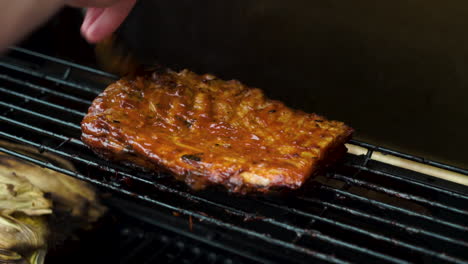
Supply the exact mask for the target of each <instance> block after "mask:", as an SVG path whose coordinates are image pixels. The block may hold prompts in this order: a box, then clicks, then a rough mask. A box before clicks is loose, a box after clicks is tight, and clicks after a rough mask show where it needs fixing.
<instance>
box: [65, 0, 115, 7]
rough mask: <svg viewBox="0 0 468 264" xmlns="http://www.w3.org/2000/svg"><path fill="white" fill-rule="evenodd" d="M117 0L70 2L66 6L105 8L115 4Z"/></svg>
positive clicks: (77, 0) (78, 0)
mask: <svg viewBox="0 0 468 264" xmlns="http://www.w3.org/2000/svg"><path fill="white" fill-rule="evenodd" d="M117 2H119V0H72V1H69V2H68V5H70V6H74V7H91V6H92V7H107V6H111V5H114V4H116V3H117Z"/></svg>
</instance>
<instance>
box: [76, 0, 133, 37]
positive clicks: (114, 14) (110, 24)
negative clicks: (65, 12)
mask: <svg viewBox="0 0 468 264" xmlns="http://www.w3.org/2000/svg"><path fill="white" fill-rule="evenodd" d="M135 3H136V0H122V1H119V2H118V3H116V4H115V5H112V6H110V7H105V8H98V7H91V8H88V9H87V11H86V16H85V19H84V21H83V24H82V26H81V34H82V35H83V36H84V38H85V39H86V40H88V42H90V43H96V42H99V41H101V40H102V39H104V38H106V37H108V36H110V35H111V34H112V33H113V32H114V31H115V30H117V28H118V27H119V26H120V25H121V24H122V22H123V21H124V20H125V18H126V17H127V16H128V14H129V13H130V11H131V10H132V8H133V6H134V5H135Z"/></svg>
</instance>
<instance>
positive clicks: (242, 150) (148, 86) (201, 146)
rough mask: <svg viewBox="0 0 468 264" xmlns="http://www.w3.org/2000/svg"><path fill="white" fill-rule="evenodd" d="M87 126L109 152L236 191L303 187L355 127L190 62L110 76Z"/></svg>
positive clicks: (87, 137) (101, 150) (91, 140)
mask: <svg viewBox="0 0 468 264" xmlns="http://www.w3.org/2000/svg"><path fill="white" fill-rule="evenodd" d="M82 130H83V136H82V139H83V141H84V142H85V143H86V144H88V145H89V146H90V147H91V148H92V149H93V150H95V151H96V152H97V153H98V154H100V155H101V156H104V157H106V158H108V159H111V160H117V161H120V162H125V163H131V164H135V165H137V166H139V167H144V168H148V169H152V170H160V169H163V170H166V171H169V172H171V173H172V174H173V175H175V176H176V178H177V179H180V180H185V182H187V183H188V184H189V185H190V186H192V187H193V188H195V189H200V188H203V187H205V186H206V185H212V184H216V185H224V186H226V187H227V188H228V189H229V190H231V191H234V192H248V191H268V190H269V189H271V188H274V187H288V188H293V189H295V188H298V187H300V186H301V185H302V184H303V183H304V181H305V180H306V179H307V178H308V177H309V176H310V175H312V174H313V173H314V172H315V171H316V170H317V169H318V168H319V167H320V166H322V165H324V164H325V163H326V162H327V157H328V156H329V154H330V153H335V152H337V151H336V150H338V149H342V148H343V146H344V143H345V141H346V140H348V139H349V138H350V136H351V134H352V132H353V130H352V129H351V128H350V127H348V126H346V125H345V124H343V123H342V122H337V121H328V120H326V119H325V118H323V117H321V116H318V115H315V114H307V113H304V112H302V111H296V110H293V109H290V108H288V107H286V106H285V105H284V104H283V103H281V102H279V101H274V100H269V99H267V98H265V96H264V94H263V93H262V91H261V90H259V89H253V88H249V87H246V86H244V85H242V84H241V83H240V82H238V81H234V80H233V81H223V80H219V79H216V78H215V77H214V76H212V75H208V74H206V75H197V74H195V73H192V72H189V71H187V70H185V71H182V72H179V73H177V72H172V71H167V72H163V73H153V74H152V75H150V76H141V77H136V78H133V79H122V80H120V81H118V82H116V83H113V84H111V85H110V86H109V87H108V88H107V89H106V90H105V91H104V93H103V94H101V95H100V96H99V97H98V98H96V99H95V101H94V102H93V105H92V106H91V107H90V109H89V113H88V115H87V116H86V117H85V118H84V120H83V122H82Z"/></svg>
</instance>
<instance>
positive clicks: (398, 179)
mask: <svg viewBox="0 0 468 264" xmlns="http://www.w3.org/2000/svg"><path fill="white" fill-rule="evenodd" d="M346 165H347V166H349V167H352V168H356V169H359V170H361V171H366V172H371V173H373V174H377V175H379V176H384V177H387V178H391V179H393V180H397V181H400V182H402V183H405V184H410V185H415V186H417V187H423V188H426V189H430V190H432V191H436V192H440V193H443V194H446V195H449V196H453V197H456V198H460V199H465V200H468V196H466V195H463V194H459V193H456V192H453V191H448V190H445V189H442V188H438V187H435V186H432V185H430V184H426V183H421V182H418V181H412V180H410V179H408V178H405V177H401V176H398V175H394V174H391V173H388V172H385V171H379V170H376V169H371V168H369V167H365V166H362V165H357V164H351V163H347V164H346Z"/></svg>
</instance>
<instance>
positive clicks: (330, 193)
mask: <svg viewBox="0 0 468 264" xmlns="http://www.w3.org/2000/svg"><path fill="white" fill-rule="evenodd" d="M0 68H1V72H0V114H1V115H0V128H1V129H0V138H2V139H6V140H9V141H13V142H18V143H22V144H26V145H30V146H34V147H36V148H37V149H38V151H39V152H44V151H46V152H49V153H53V154H57V155H59V156H62V157H65V158H67V159H68V160H70V161H72V162H73V163H74V164H75V165H76V167H77V172H75V171H70V170H67V169H63V168H60V167H58V166H57V165H55V164H52V163H47V162H43V161H41V160H38V159H36V158H34V157H30V156H26V155H24V154H21V153H18V152H14V151H12V150H9V149H7V148H5V147H0V151H2V152H5V153H8V154H11V155H13V156H16V157H19V158H22V159H25V160H28V161H30V162H32V163H35V164H38V165H41V166H43V167H47V168H50V169H53V170H57V171H60V172H62V173H65V174H67V175H70V176H73V177H76V178H79V179H82V180H85V181H88V182H91V183H93V184H95V185H97V186H101V187H102V188H105V189H108V190H109V189H110V190H113V191H115V192H116V193H122V194H126V195H129V196H130V197H131V199H136V200H137V201H138V203H141V204H145V205H146V206H149V207H151V208H153V211H159V212H164V213H165V214H166V215H178V216H176V217H173V218H174V219H172V218H171V219H170V220H168V223H171V224H166V225H165V228H168V229H173V231H175V232H178V233H179V234H182V235H184V236H189V237H192V238H195V239H197V240H199V241H201V242H203V243H206V244H209V245H211V246H213V247H216V248H220V249H223V250H226V251H229V252H231V253H234V254H237V255H242V256H244V257H245V258H246V259H250V260H252V261H256V262H261V263H275V262H280V263H286V262H293V263H304V262H310V261H311V260H319V261H322V262H331V263H350V262H362V261H366V262H384V263H409V262H437V263H466V262H468V239H467V238H468V223H467V221H466V219H467V216H468V206H467V204H468V203H467V202H468V188H466V187H465V186H462V185H457V184H453V183H450V182H447V181H443V180H439V179H437V178H434V177H430V176H427V175H423V174H420V173H416V172H412V171H409V170H405V169H401V168H397V167H393V166H391V165H386V164H383V163H380V162H378V161H375V160H371V159H369V157H370V156H371V155H372V153H373V152H376V151H378V152H382V153H385V154H391V155H394V156H397V157H402V158H406V159H409V160H413V161H417V162H420V163H424V164H428V165H432V166H435V167H438V168H443V169H446V170H450V171H453V172H457V173H461V174H464V175H468V171H467V170H465V169H461V168H455V167H452V166H449V165H445V164H440V163H437V162H433V161H428V160H424V159H422V158H418V157H413V156H411V155H407V154H403V153H399V152H396V151H392V150H388V149H385V148H380V147H376V146H373V145H370V144H367V143H364V142H358V141H353V142H352V143H353V144H355V145H359V146H361V147H364V148H366V149H368V152H367V154H366V155H361V156H355V155H350V154H349V155H347V156H346V157H345V160H344V162H343V163H342V164H339V165H338V166H337V167H335V168H333V169H330V170H329V171H328V172H327V173H326V175H322V176H318V177H317V178H315V179H314V180H313V181H311V182H310V183H309V184H308V186H307V187H306V188H303V190H299V191H298V192H297V193H295V194H294V195H283V196H281V197H279V195H268V196H251V197H239V196H236V195H229V194H226V193H225V192H222V191H221V192H219V191H216V190H215V189H210V190H205V191H201V192H193V191H191V190H189V189H187V187H186V186H184V185H183V184H181V183H178V182H176V181H174V180H173V179H172V178H171V177H167V175H164V174H155V175H148V174H145V173H141V172H135V171H133V170H131V169H129V168H127V167H123V166H119V165H115V164H112V163H109V162H107V161H104V160H102V159H100V158H98V157H96V155H94V154H93V153H92V152H91V151H90V150H88V149H87V148H86V146H85V145H84V144H83V143H82V142H81V141H80V140H79V137H80V126H79V122H80V121H81V119H82V118H83V116H84V114H85V112H86V110H87V108H88V107H89V105H90V103H91V101H92V100H93V99H94V97H95V96H96V95H97V94H99V92H100V91H101V90H102V89H103V88H104V87H106V85H107V84H109V83H110V82H112V81H114V80H115V79H116V76H114V75H111V74H109V73H106V72H102V71H99V70H95V69H92V68H88V67H85V66H82V65H78V64H74V63H71V62H68V61H64V60H61V59H57V58H54V57H50V56H46V55H43V54H38V53H36V52H33V51H29V50H25V49H22V48H13V49H12V50H11V52H10V53H9V54H8V55H7V56H5V57H4V58H2V59H1V60H0ZM129 199H130V198H129ZM154 209H156V210H154ZM145 215H147V216H148V217H146V221H148V222H154V221H155V219H156V218H159V217H160V216H158V217H156V216H154V218H152V217H151V216H152V213H151V210H150V211H148V212H145Z"/></svg>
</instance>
